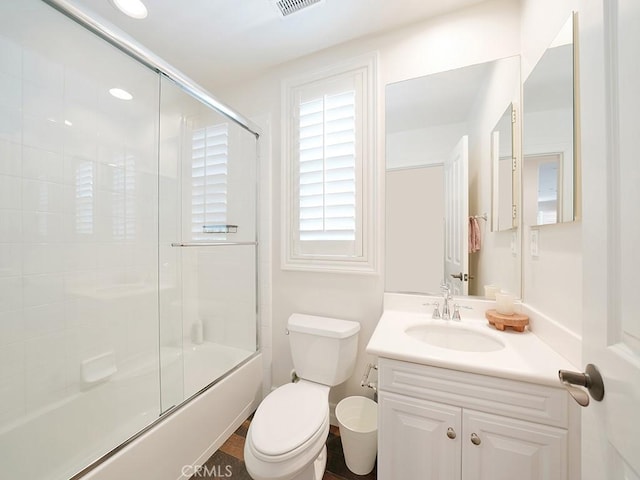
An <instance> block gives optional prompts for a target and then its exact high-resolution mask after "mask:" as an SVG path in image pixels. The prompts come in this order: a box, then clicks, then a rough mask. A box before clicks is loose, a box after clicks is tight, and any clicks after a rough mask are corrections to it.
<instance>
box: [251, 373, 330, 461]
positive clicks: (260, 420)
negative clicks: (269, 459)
mask: <svg viewBox="0 0 640 480" xmlns="http://www.w3.org/2000/svg"><path fill="white" fill-rule="evenodd" d="M328 411H329V404H328V401H327V394H326V393H323V391H322V390H320V389H318V388H317V387H314V386H312V385H308V384H304V383H288V384H286V385H283V386H282V387H279V388H277V389H276V390H274V391H273V392H271V393H270V394H269V395H267V397H266V398H265V399H264V400H263V401H262V403H261V404H260V406H259V407H258V410H257V411H256V414H255V416H254V418H253V420H252V421H251V443H252V445H253V447H254V448H255V449H256V450H258V451H259V452H261V453H263V454H264V455H268V456H274V457H275V456H279V455H284V454H285V453H288V452H290V451H292V450H294V449H296V448H298V447H299V446H301V445H303V444H304V443H305V442H306V441H308V440H309V439H310V438H311V437H312V436H313V435H314V434H315V433H316V432H317V431H318V430H319V429H320V428H321V427H322V425H323V423H324V420H325V418H326V417H327V414H328Z"/></svg>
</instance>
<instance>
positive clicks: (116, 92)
mask: <svg viewBox="0 0 640 480" xmlns="http://www.w3.org/2000/svg"><path fill="white" fill-rule="evenodd" d="M109 93H110V94H111V95H113V96H114V97H116V98H119V99H120V100H131V99H132V98H133V95H131V94H130V93H129V92H127V91H126V90H123V89H121V88H112V89H110V90H109Z"/></svg>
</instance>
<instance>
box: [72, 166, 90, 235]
mask: <svg viewBox="0 0 640 480" xmlns="http://www.w3.org/2000/svg"><path fill="white" fill-rule="evenodd" d="M94 176H95V175H94V166H93V162H89V161H86V162H82V163H80V164H79V165H78V166H77V167H76V171H75V177H76V178H75V187H76V191H75V197H76V198H75V202H74V203H75V208H76V212H75V217H76V233H80V234H87V235H89V234H92V233H93V220H94V219H93V214H94V212H93V208H94V203H93V198H94V191H93V188H94Z"/></svg>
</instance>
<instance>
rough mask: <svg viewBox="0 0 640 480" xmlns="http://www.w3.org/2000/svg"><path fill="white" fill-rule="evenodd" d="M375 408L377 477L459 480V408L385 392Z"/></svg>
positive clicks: (394, 479) (388, 478)
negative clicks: (376, 420) (377, 416)
mask: <svg viewBox="0 0 640 480" xmlns="http://www.w3.org/2000/svg"><path fill="white" fill-rule="evenodd" d="M379 408H380V426H379V429H380V430H379V432H378V439H379V445H378V479H379V480H399V479H422V480H460V475H461V473H460V431H461V428H460V422H461V409H460V408H458V407H452V406H449V405H442V404H439V403H434V402H428V401H426V400H419V399H416V398H411V397H405V396H401V395H395V394H393V393H387V392H380V396H379Z"/></svg>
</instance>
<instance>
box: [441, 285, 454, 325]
mask: <svg viewBox="0 0 640 480" xmlns="http://www.w3.org/2000/svg"><path fill="white" fill-rule="evenodd" d="M440 289H441V290H442V296H443V300H444V304H443V305H442V319H443V320H449V319H450V318H451V312H450V309H449V302H450V301H451V300H452V299H453V298H452V297H451V289H450V288H449V285H447V284H446V283H444V282H443V283H442V285H440Z"/></svg>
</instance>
